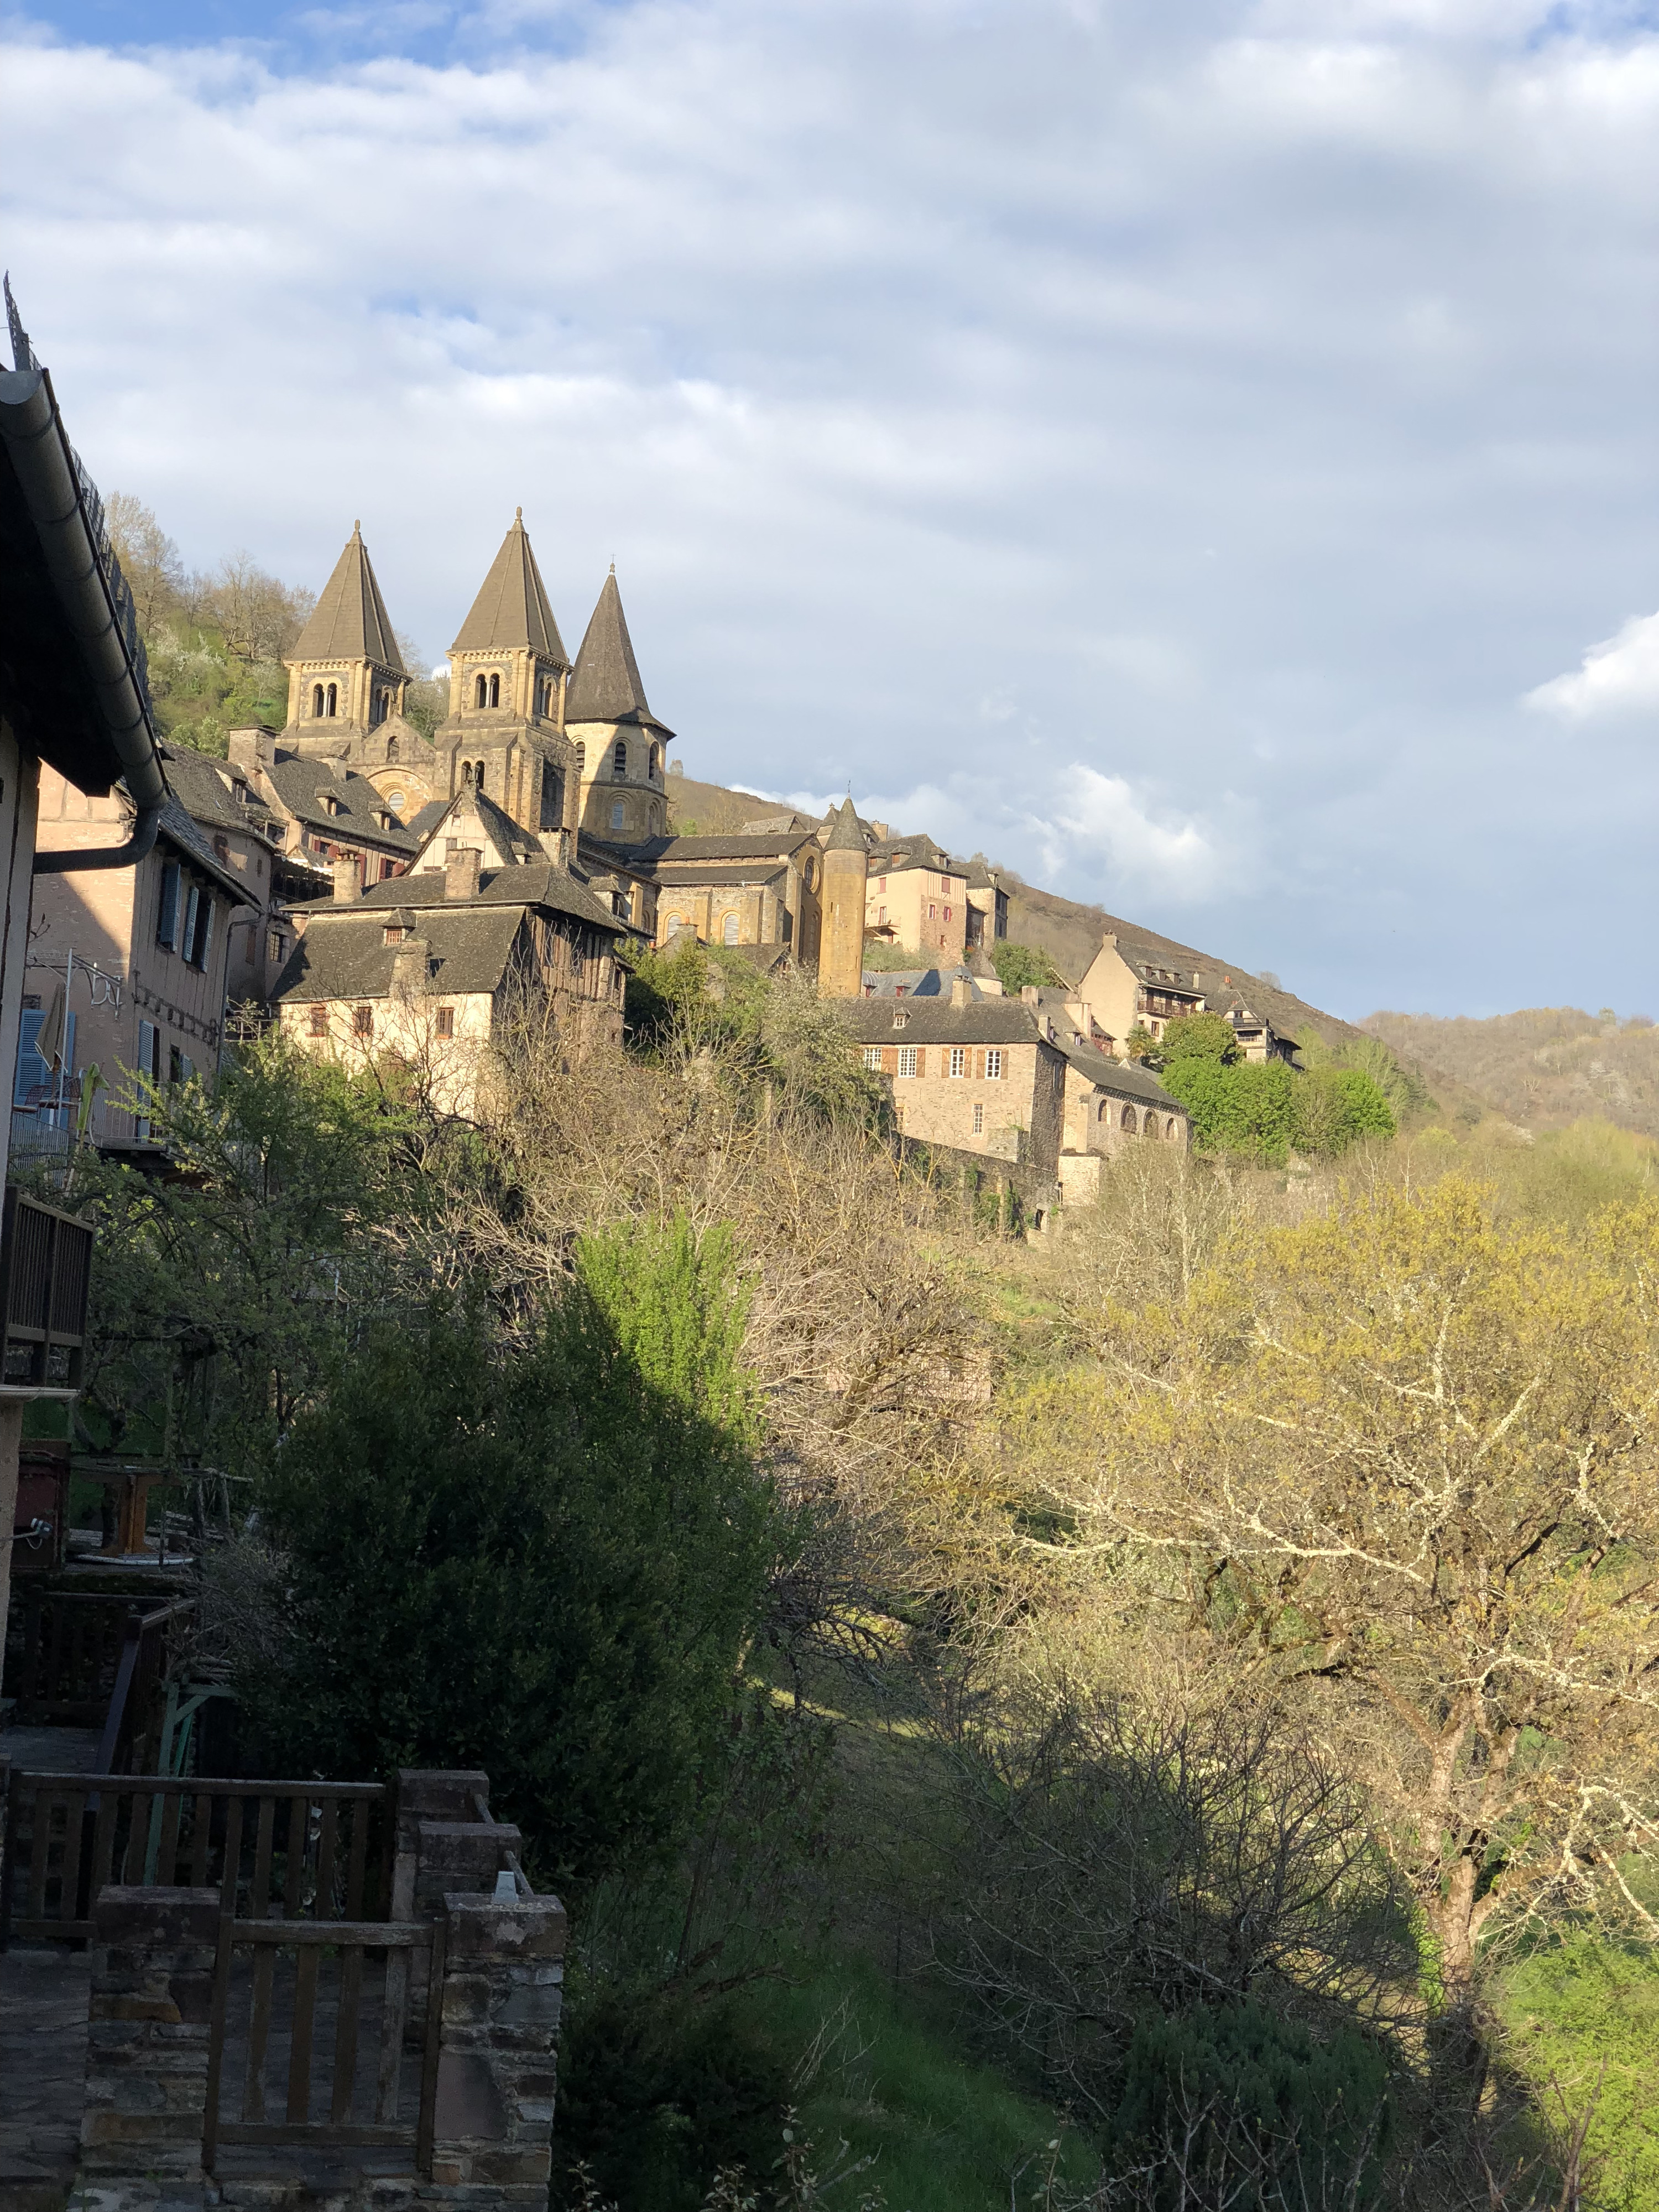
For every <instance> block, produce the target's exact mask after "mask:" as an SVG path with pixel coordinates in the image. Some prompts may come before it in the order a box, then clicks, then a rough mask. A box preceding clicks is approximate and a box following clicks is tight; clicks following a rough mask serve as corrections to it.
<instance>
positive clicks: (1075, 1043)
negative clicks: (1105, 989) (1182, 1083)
mask: <svg viewBox="0 0 1659 2212" xmlns="http://www.w3.org/2000/svg"><path fill="white" fill-rule="evenodd" d="M1054 1043H1055V1045H1056V1046H1057V1047H1058V1048H1059V1049H1060V1051H1061V1052H1063V1053H1064V1054H1065V1055H1066V1059H1067V1060H1068V1061H1069V1062H1070V1063H1071V1065H1072V1066H1073V1067H1074V1068H1076V1070H1077V1072H1078V1073H1079V1075H1081V1076H1083V1077H1084V1078H1085V1079H1086V1080H1087V1081H1088V1082H1090V1083H1092V1084H1093V1085H1095V1087H1096V1088H1097V1090H1100V1091H1110V1092H1112V1093H1113V1095H1114V1096H1115V1097H1119V1098H1144V1099H1145V1100H1146V1102H1147V1103H1148V1104H1150V1105H1153V1106H1159V1107H1163V1108H1165V1109H1167V1110H1168V1111H1169V1112H1170V1113H1171V1114H1185V1112H1186V1111H1187V1109H1186V1108H1185V1107H1184V1106H1183V1105H1182V1103H1181V1101H1180V1100H1179V1099H1178V1098H1172V1097H1170V1093H1169V1092H1168V1091H1166V1090H1165V1089H1164V1085H1162V1084H1161V1083H1160V1082H1159V1081H1158V1078H1157V1077H1156V1076H1155V1075H1154V1074H1153V1073H1152V1071H1151V1069H1150V1068H1146V1067H1142V1066H1140V1065H1139V1062H1138V1061H1136V1060H1108V1059H1107V1057H1106V1055H1105V1054H1104V1053H1103V1052H1097V1051H1096V1050H1095V1048H1094V1047H1093V1046H1092V1045H1087V1044H1085V1043H1084V1042H1082V1040H1081V1038H1079V1036H1076V1035H1075V1034H1072V1035H1069V1036H1068V1035H1066V1033H1064V1032H1062V1033H1061V1034H1060V1035H1059V1036H1056V1037H1055V1039H1054Z"/></svg>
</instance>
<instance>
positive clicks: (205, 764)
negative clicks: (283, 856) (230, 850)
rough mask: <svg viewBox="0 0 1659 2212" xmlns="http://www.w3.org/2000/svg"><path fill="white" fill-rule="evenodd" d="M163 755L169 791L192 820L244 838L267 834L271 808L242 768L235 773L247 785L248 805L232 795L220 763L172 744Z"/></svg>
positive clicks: (165, 749) (184, 747)
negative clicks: (236, 832)
mask: <svg viewBox="0 0 1659 2212" xmlns="http://www.w3.org/2000/svg"><path fill="white" fill-rule="evenodd" d="M161 759H162V761H163V763H164V764H165V767H166V772H167V788H168V790H169V791H171V792H172V793H173V796H174V798H175V799H179V801H180V802H181V804H182V805H183V806H184V808H185V811H186V813H188V814H189V816H190V817H191V820H192V821H195V822H206V823H211V824H212V826H213V827H214V828H215V829H239V830H240V832H241V833H242V835H243V836H245V837H246V836H256V837H258V836H264V835H265V834H266V825H267V823H269V821H270V808H269V807H268V806H267V805H265V803H264V799H261V797H260V796H259V793H258V791H257V790H256V789H255V787H253V786H252V784H251V783H248V780H247V778H246V776H245V775H243V774H242V773H241V771H240V769H236V770H234V775H235V776H236V779H237V781H239V782H240V783H243V784H246V785H247V793H248V803H247V805H246V806H244V805H241V804H240V801H239V800H237V799H234V798H233V797H232V796H231V793H230V789H229V787H228V785H227V783H226V781H225V778H224V774H223V772H222V767H221V764H220V763H219V762H217V761H215V760H211V759H210V758H209V757H208V756H207V754H205V753H198V752H195V751H192V750H191V748H190V747H189V746H187V745H169V744H164V745H163V746H162V747H161Z"/></svg>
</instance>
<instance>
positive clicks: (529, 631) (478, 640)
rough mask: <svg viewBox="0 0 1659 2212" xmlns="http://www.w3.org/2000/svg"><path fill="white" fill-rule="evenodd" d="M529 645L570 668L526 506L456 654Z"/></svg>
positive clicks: (487, 580) (469, 618)
mask: <svg viewBox="0 0 1659 2212" xmlns="http://www.w3.org/2000/svg"><path fill="white" fill-rule="evenodd" d="M526 645H527V646H528V647H530V650H531V651H532V653H540V654H542V655H544V657H545V658H546V659H550V660H556V661H557V662H558V663H559V664H560V665H561V666H562V667H568V666H569V665H570V664H569V660H568V656H567V655H566V653H565V649H564V641H563V639H562V637H561V636H560V635H559V625H558V624H557V623H556V622H555V621H554V619H553V609H552V607H551V606H550V605H549V603H548V597H547V586H546V585H545V584H544V583H543V581H542V572H541V570H540V569H539V568H538V567H537V566H536V556H535V554H534V552H533V551H532V549H531V544H530V537H529V533H528V532H527V531H526V529H525V526H524V509H523V508H522V507H520V508H519V509H518V511H517V513H515V514H514V515H513V526H512V528H511V529H510V530H509V531H508V532H507V535H506V537H505V538H502V540H501V551H500V552H499V553H498V554H497V555H496V556H495V560H494V561H493V562H491V563H490V567H489V574H488V575H487V576H486V577H485V578H484V580H483V584H482V586H480V588H479V592H478V596H477V599H474V600H473V602H472V608H471V612H470V613H469V615H468V616H467V618H466V620H465V622H464V623H462V624H461V631H460V635H459V637H458V638H457V639H456V641H455V642H454V644H453V646H452V647H450V651H451V652H452V653H494V652H505V651H506V650H507V648H508V647H512V646H519V647H524V646H526Z"/></svg>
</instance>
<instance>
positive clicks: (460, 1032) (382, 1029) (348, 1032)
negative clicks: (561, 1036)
mask: <svg viewBox="0 0 1659 2212" xmlns="http://www.w3.org/2000/svg"><path fill="white" fill-rule="evenodd" d="M360 1006H362V1007H367V1009H368V1014H369V1018H370V1023H371V1027H370V1030H369V1032H368V1035H367V1036H365V1035H364V1034H363V1033H362V1031H361V1030H359V1029H358V1027H357V1024H356V1015H357V1010H358V1008H359V1007H360ZM440 1010H446V1011H447V1012H449V1013H450V1015H451V1016H452V1017H453V1022H454V1027H455V1033H454V1035H453V1036H452V1037H442V1036H439V1035H438V1015H439V1012H440ZM495 1014H496V1006H495V996H494V995H493V994H490V993H489V992H487V991H479V992H461V993H448V994H446V993H444V992H441V991H428V992H423V993H419V994H410V995H409V996H405V997H403V998H392V999H384V998H383V999H362V1000H341V999H334V1000H328V999H320V1000H310V1001H308V1002H301V1003H298V1004H296V1003H295V1001H294V1000H287V1001H286V1002H285V1003H284V1005H283V1007H282V1010H281V1016H280V1018H281V1023H282V1030H283V1036H285V1037H288V1038H289V1039H291V1040H292V1042H294V1043H295V1044H296V1045H298V1047H299V1048H300V1049H301V1051H302V1052H306V1053H309V1054H311V1056H312V1057H313V1059H314V1060H337V1061H338V1062H339V1063H340V1064H341V1066H344V1067H346V1068H349V1069H350V1070H352V1071H353V1072H354V1073H355V1072H357V1071H359V1070H361V1069H362V1068H365V1067H368V1066H371V1065H372V1064H373V1063H374V1061H375V1060H379V1059H380V1058H382V1057H383V1056H384V1055H386V1054H395V1055H396V1057H397V1058H398V1059H399V1060H403V1061H404V1062H405V1063H406V1064H407V1065H408V1066H410V1067H412V1068H415V1069H416V1071H418V1072H419V1073H421V1075H422V1077H423V1079H425V1081H426V1083H427V1085H428V1089H429V1092H430V1096H431V1098H432V1101H433V1103H434V1104H435V1106H436V1107H437V1108H438V1109H439V1111H440V1112H441V1113H445V1114H459V1115H462V1116H463V1117H465V1118H466V1119H471V1118H472V1117H473V1116H474V1115H475V1114H476V1112H477V1107H478V1104H479V1094H480V1085H481V1080H482V1079H486V1077H487V1071H488V1067H489V1040H490V1038H491V1036H493V1035H494V1033H495Z"/></svg>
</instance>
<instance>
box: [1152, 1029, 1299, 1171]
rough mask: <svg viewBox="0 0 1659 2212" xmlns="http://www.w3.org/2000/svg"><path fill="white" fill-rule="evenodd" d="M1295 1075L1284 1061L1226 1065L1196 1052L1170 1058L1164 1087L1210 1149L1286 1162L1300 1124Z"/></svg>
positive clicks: (1277, 1163)
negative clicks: (1190, 1117) (1297, 1113)
mask: <svg viewBox="0 0 1659 2212" xmlns="http://www.w3.org/2000/svg"><path fill="white" fill-rule="evenodd" d="M1296 1085H1297V1077H1296V1076H1294V1075H1293V1074H1292V1073H1291V1070H1290V1069H1289V1068H1288V1067H1286V1066H1285V1063H1284V1061H1283V1060H1241V1061H1240V1062H1239V1064H1238V1065H1237V1066H1234V1067H1227V1066H1223V1064H1222V1063H1221V1061H1220V1060H1208V1059H1200V1058H1198V1057H1196V1056H1194V1057H1191V1058H1183V1059H1177V1060H1172V1061H1171V1062H1170V1065H1169V1066H1168V1067H1166V1068H1165V1070H1164V1089H1165V1090H1166V1091H1169V1093H1170V1097H1172V1098H1178V1099H1179V1100H1180V1101H1181V1103H1182V1105H1183V1106H1184V1107H1185V1108H1186V1109H1187V1111H1188V1113H1189V1114H1190V1115H1192V1119H1193V1134H1194V1138H1195V1139H1197V1142H1198V1144H1199V1145H1200V1147H1201V1148H1202V1149H1203V1150H1204V1151H1206V1152H1233V1153H1237V1155H1239V1156H1240V1157H1241V1158H1244V1159H1249V1160H1255V1161H1256V1162H1258V1163H1259V1164H1261V1165H1262V1166H1264V1167H1282V1166H1283V1165H1284V1163H1285V1152H1286V1151H1287V1149H1288V1147H1289V1145H1290V1142H1291V1136H1292V1133H1293V1132H1294V1130H1295V1127H1296Z"/></svg>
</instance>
